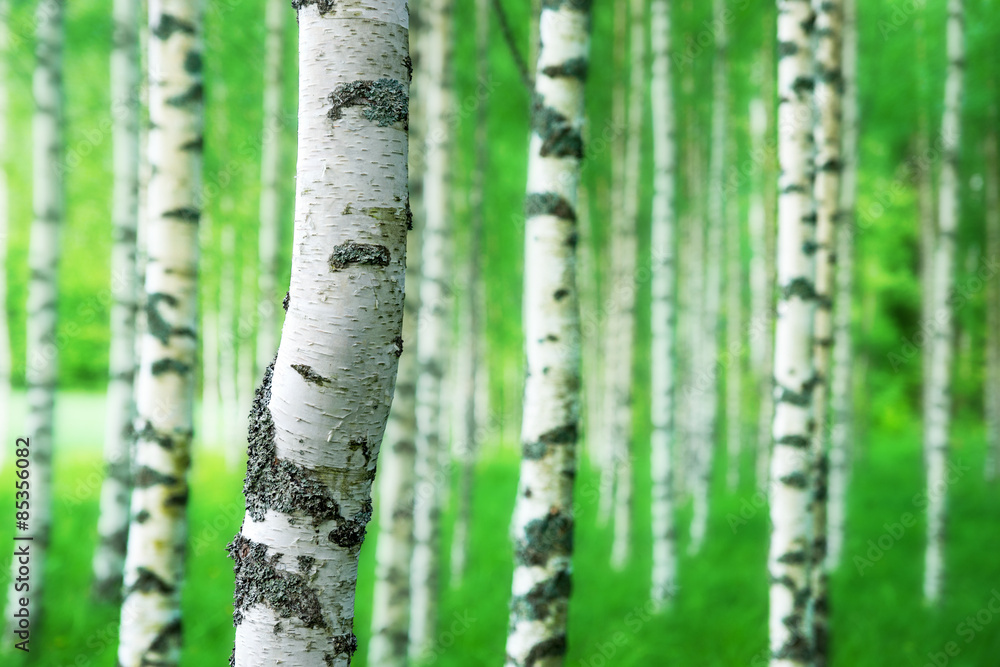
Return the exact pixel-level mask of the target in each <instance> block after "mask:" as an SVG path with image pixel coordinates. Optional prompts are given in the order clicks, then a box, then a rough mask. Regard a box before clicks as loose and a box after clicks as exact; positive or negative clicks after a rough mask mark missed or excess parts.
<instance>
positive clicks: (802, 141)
mask: <svg viewBox="0 0 1000 667" xmlns="http://www.w3.org/2000/svg"><path fill="white" fill-rule="evenodd" d="M814 19H815V15H814V13H813V11H812V7H811V6H810V3H809V0H778V43H779V44H782V45H785V46H784V47H783V48H782V49H781V51H780V55H779V60H778V96H779V104H778V160H779V174H780V176H779V179H778V193H779V196H778V258H777V259H778V262H777V268H778V288H779V290H780V292H781V296H780V300H779V301H778V318H777V326H776V327H775V343H774V350H775V355H774V379H775V403H776V406H775V413H774V431H773V432H774V451H773V454H772V456H771V484H770V508H771V509H770V512H771V524H772V529H771V545H770V551H769V553H768V573H769V576H770V581H771V584H770V610H769V612H770V616H769V618H770V621H769V627H770V647H771V662H770V664H771V667H797V666H804V665H808V664H809V660H810V648H811V647H810V643H811V641H810V630H811V628H810V626H809V623H808V621H807V614H806V611H807V604H808V601H809V570H810V567H809V566H810V553H811V550H812V544H811V541H810V530H809V523H810V513H809V498H810V495H811V488H810V481H811V479H810V477H811V475H810V465H809V463H810V456H809V445H810V442H811V441H812V436H813V428H814V425H813V423H812V403H813V397H812V388H813V383H814V378H815V374H814V369H813V350H812V328H813V318H814V313H815V311H816V289H815V285H814V281H815V273H816V270H815V258H814V256H813V253H812V252H811V251H810V248H811V247H812V244H813V242H814V236H815V233H814V222H815V211H814V209H813V195H812V192H813V164H812V151H813V135H812V108H813V107H812V92H811V89H812V85H811V84H812V81H813V56H812V46H811V43H810V42H811V37H812V26H813V22H814Z"/></svg>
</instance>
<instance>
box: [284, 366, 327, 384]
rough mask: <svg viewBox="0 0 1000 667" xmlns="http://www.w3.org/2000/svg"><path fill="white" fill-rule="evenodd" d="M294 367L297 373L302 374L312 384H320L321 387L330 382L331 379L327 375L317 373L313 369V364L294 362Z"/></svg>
mask: <svg viewBox="0 0 1000 667" xmlns="http://www.w3.org/2000/svg"><path fill="white" fill-rule="evenodd" d="M292 368H293V369H294V370H295V372H296V373H298V374H299V375H301V376H302V379H303V380H305V381H306V382H310V383H312V384H318V385H319V386H321V387H326V386H327V385H329V384H330V381H329V380H327V379H326V378H325V377H323V376H322V375H320V374H319V373H317V372H316V371H314V370H313V369H312V366H307V365H306V364H292Z"/></svg>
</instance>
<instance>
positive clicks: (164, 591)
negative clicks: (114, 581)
mask: <svg viewBox="0 0 1000 667" xmlns="http://www.w3.org/2000/svg"><path fill="white" fill-rule="evenodd" d="M136 575H137V576H136V580H135V583H133V584H132V585H131V586H129V587H128V590H127V591H126V592H125V594H126V595H129V594H131V593H134V592H136V591H138V592H140V593H154V592H155V593H160V594H161V595H170V594H171V593H173V592H174V587H173V586H171V585H170V584H168V583H167V582H165V581H164V580H163V579H161V578H160V576H159V575H158V574H156V573H155V572H153V571H152V570H149V569H147V568H144V567H140V568H137V569H136Z"/></svg>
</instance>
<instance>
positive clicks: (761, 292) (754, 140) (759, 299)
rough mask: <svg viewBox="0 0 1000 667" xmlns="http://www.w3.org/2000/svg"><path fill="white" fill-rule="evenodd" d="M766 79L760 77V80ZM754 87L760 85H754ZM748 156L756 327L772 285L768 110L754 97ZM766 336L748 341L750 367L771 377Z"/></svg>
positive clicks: (764, 312)
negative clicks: (767, 179)
mask: <svg viewBox="0 0 1000 667" xmlns="http://www.w3.org/2000/svg"><path fill="white" fill-rule="evenodd" d="M766 76H769V75H768V74H767V73H762V74H761V78H763V77H766ZM754 83H758V84H760V83H762V82H761V81H754ZM749 126H750V154H751V156H752V158H753V160H754V162H755V163H756V170H755V171H754V174H755V176H756V177H755V178H754V180H753V187H752V189H751V190H750V197H749V199H750V201H749V206H748V208H747V230H748V232H749V234H748V237H749V240H750V321H751V322H753V323H754V324H755V325H756V324H757V323H759V322H764V321H765V319H766V318H767V308H768V304H767V293H768V290H769V289H771V284H770V283H768V280H767V261H768V258H767V249H766V246H765V235H766V232H765V223H764V215H765V214H764V185H763V184H764V178H763V174H762V172H763V169H764V165H763V156H764V154H765V150H766V148H765V147H766V137H767V110H766V108H765V106H764V100H762V99H761V98H759V97H755V98H754V99H753V100H751V101H750V113H749ZM768 345H769V341H768V337H767V336H760V335H758V336H751V337H750V364H751V367H752V368H753V370H754V373H755V374H757V375H764V376H768V377H769V376H770V374H771V369H770V368H767V367H766V366H765V365H764V360H765V359H764V357H765V354H766V353H765V348H766V347H767V346H768Z"/></svg>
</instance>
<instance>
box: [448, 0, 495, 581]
mask: <svg viewBox="0 0 1000 667" xmlns="http://www.w3.org/2000/svg"><path fill="white" fill-rule="evenodd" d="M489 19H490V7H489V4H488V2H487V0H476V80H477V81H486V80H487V78H488V77H489V35H490V23H489ZM486 102H487V100H485V99H482V100H479V104H478V106H477V107H476V134H475V137H476V166H475V171H474V172H473V174H472V184H471V188H470V192H469V209H470V212H471V214H472V218H471V225H470V229H469V243H468V249H467V256H466V260H465V291H464V293H463V295H462V309H461V313H460V318H459V332H458V333H459V339H460V341H461V345H460V346H459V350H460V353H459V354H460V357H459V363H458V368H457V371H458V373H457V374H458V382H457V383H456V386H457V387H458V388H460V391H461V393H460V394H459V399H460V401H459V404H460V405H461V407H462V409H461V411H460V412H461V414H460V415H458V424H457V425H458V429H457V430H456V434H457V440H458V444H459V446H460V448H459V462H460V466H461V467H460V469H459V478H458V496H457V498H456V502H457V508H456V511H455V527H454V532H453V534H452V540H451V562H450V566H451V583H452V585H453V586H457V585H459V584H461V582H462V578H463V577H464V576H465V568H466V559H467V556H468V551H469V532H470V526H471V525H472V490H473V484H474V482H475V471H476V457H477V454H478V451H479V443H478V442H477V434H476V429H477V426H478V420H477V417H476V415H477V405H478V404H479V403H480V402H481V398H482V397H481V393H482V392H481V389H482V386H481V384H480V382H479V377H480V375H481V366H480V360H481V348H482V333H483V332H481V331H480V322H481V321H482V306H481V304H482V285H481V282H480V281H481V278H480V275H479V264H480V262H481V261H482V258H481V256H480V255H481V237H482V228H483V215H484V203H483V195H484V186H485V180H486V169H487V166H488V164H489V153H488V152H487V149H488V147H489V136H488V132H487V129H488V128H487V105H486Z"/></svg>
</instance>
